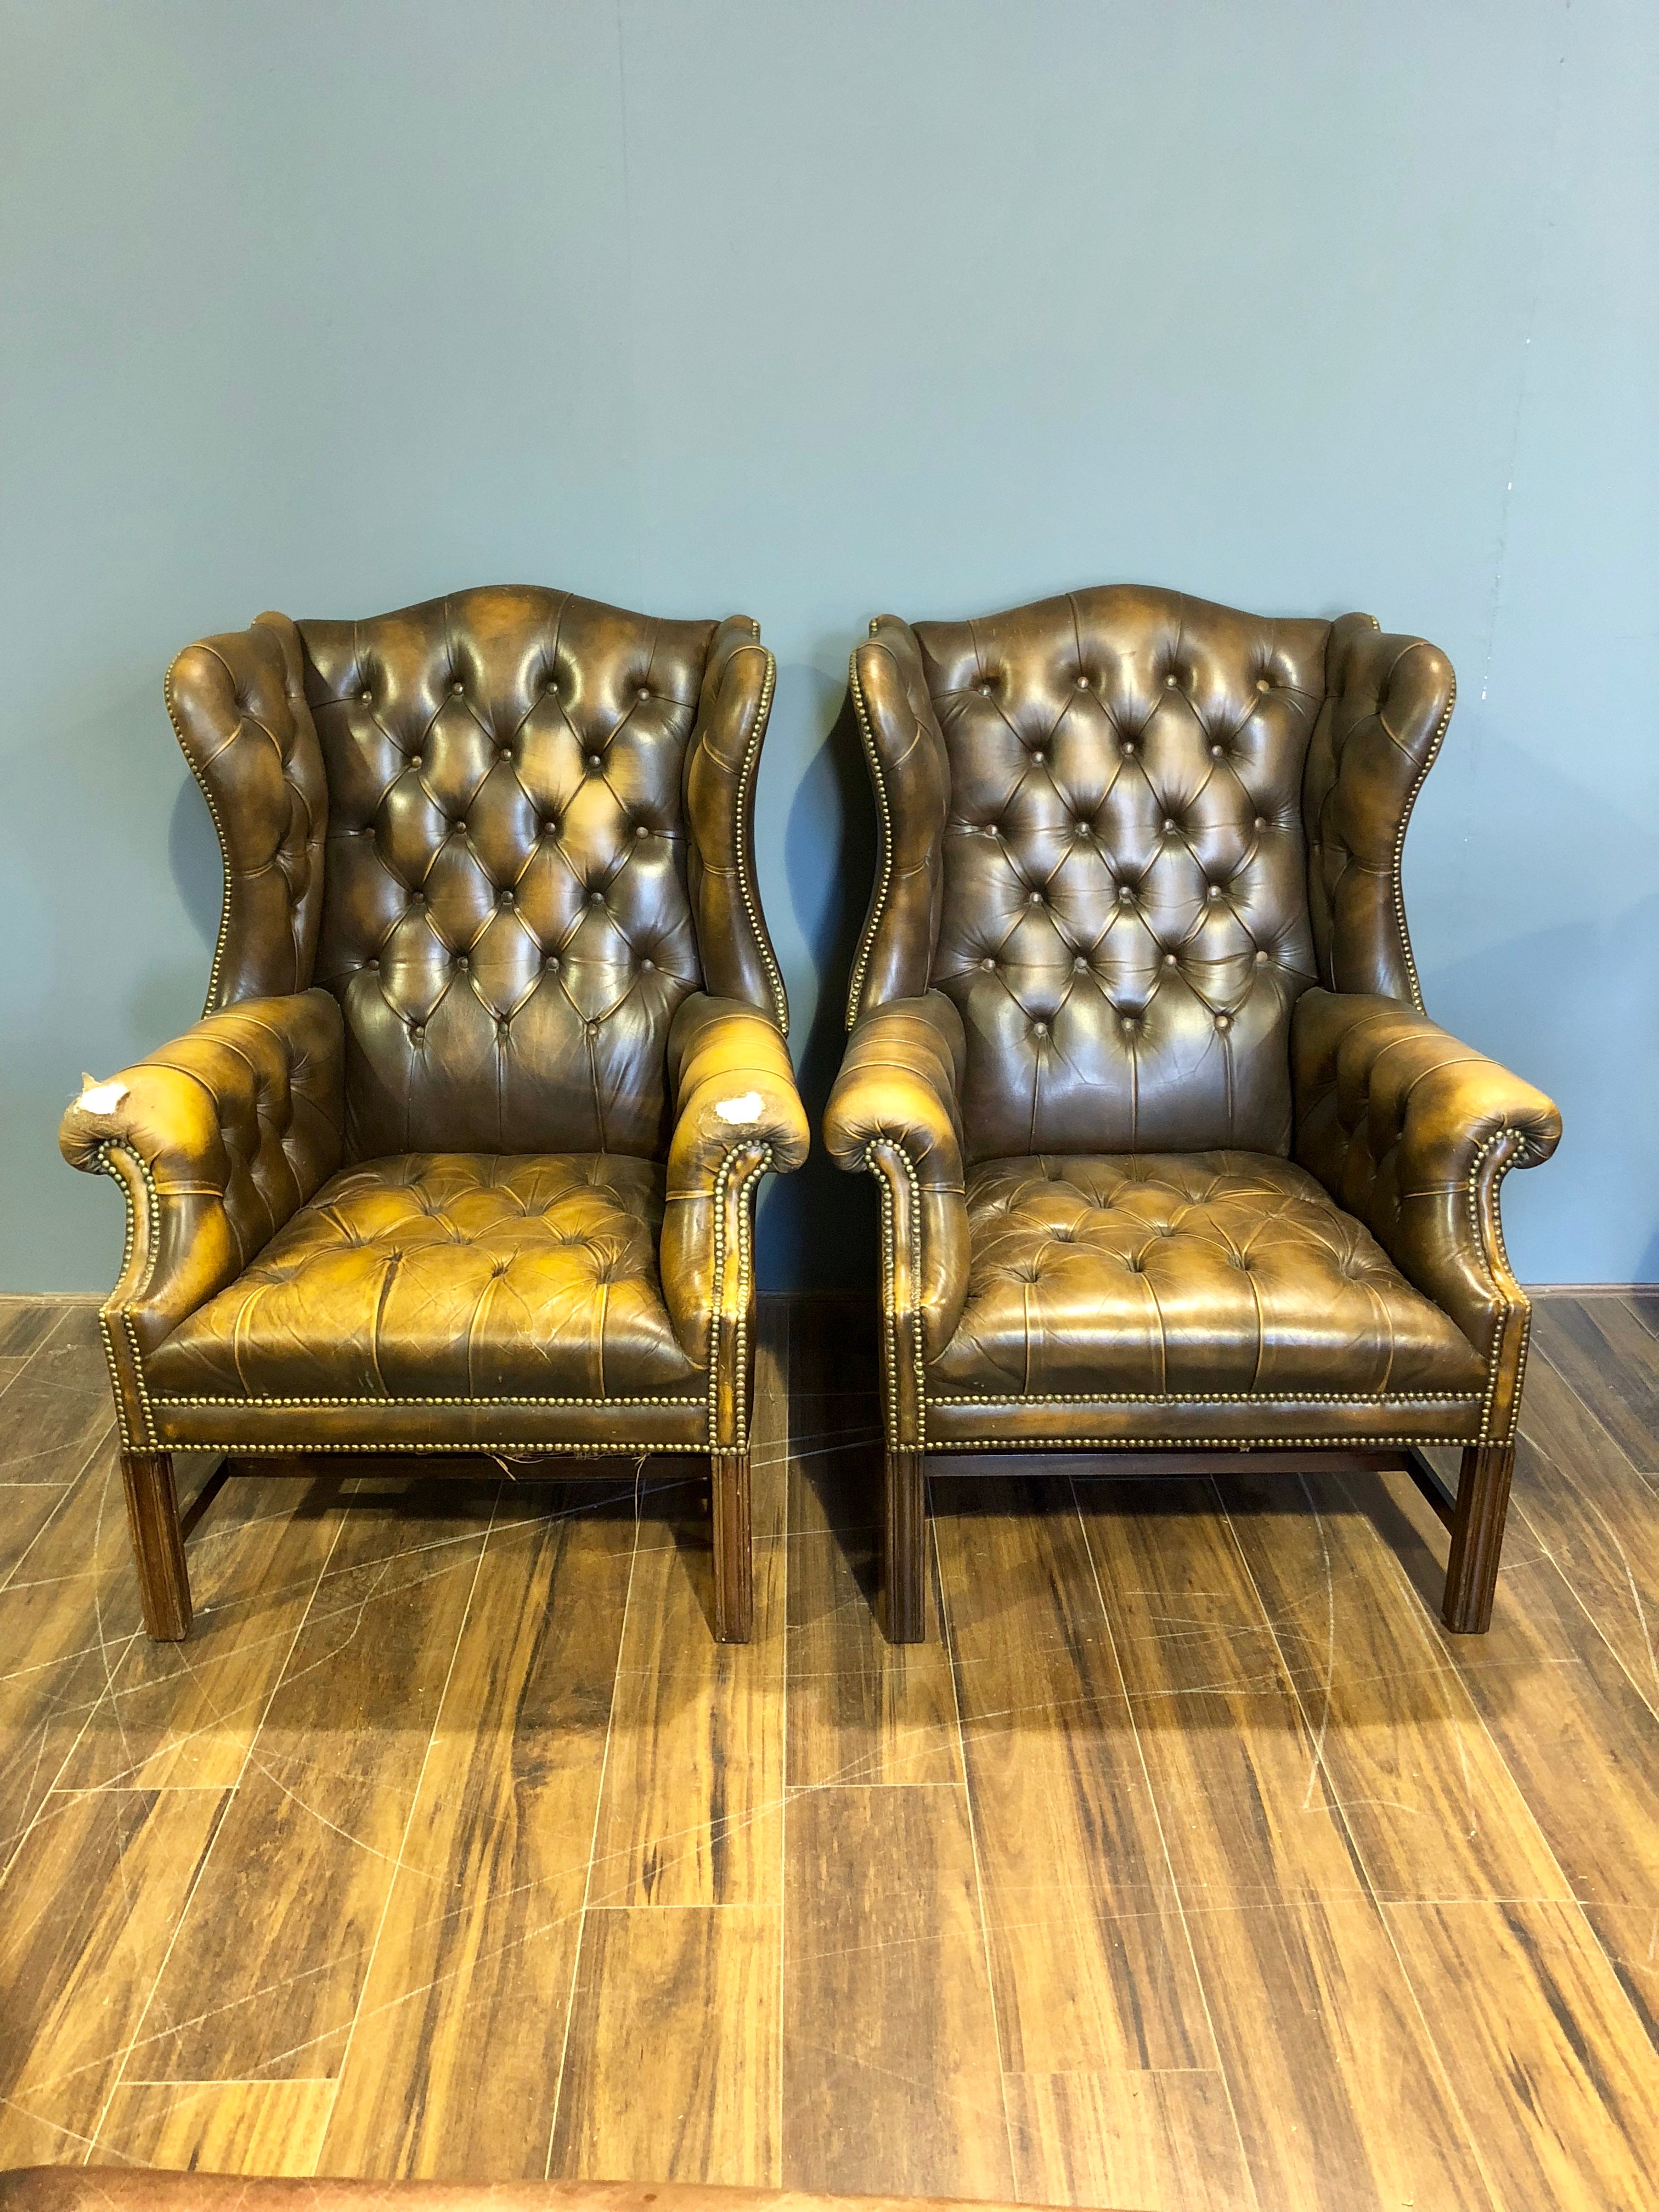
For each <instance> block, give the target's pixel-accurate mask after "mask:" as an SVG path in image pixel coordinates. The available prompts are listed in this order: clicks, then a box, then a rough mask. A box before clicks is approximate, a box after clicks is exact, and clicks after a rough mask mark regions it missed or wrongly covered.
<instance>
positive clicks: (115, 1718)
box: [58, 1474, 341, 1790]
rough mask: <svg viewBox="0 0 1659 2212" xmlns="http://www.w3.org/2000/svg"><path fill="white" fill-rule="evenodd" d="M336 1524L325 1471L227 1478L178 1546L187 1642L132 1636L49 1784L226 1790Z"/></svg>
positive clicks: (335, 1491) (333, 1488) (237, 1773)
mask: <svg viewBox="0 0 1659 2212" xmlns="http://www.w3.org/2000/svg"><path fill="white" fill-rule="evenodd" d="M340 1527H341V1513H340V1498H339V1486H338V1484H337V1482H335V1481H331V1480H329V1479H328V1478H327V1477H322V1478H319V1479H316V1480H313V1479H312V1478H309V1477H307V1476H304V1475H287V1476H280V1475H279V1476H272V1475H265V1474H258V1475H233V1476H231V1477H230V1478H229V1479H228V1480H227V1481H226V1483H225V1485H224V1487H223V1489H222V1491H221V1492H220V1493H219V1495H218V1497H217V1498H216V1500H215V1502H214V1505H213V1510H212V1511H211V1513H210V1516H209V1517H208V1518H207V1520H206V1521H205V1522H204V1524H203V1525H202V1526H201V1527H200V1528H198V1529H197V1530H195V1531H194V1532H193V1534H192V1536H191V1541H190V1544H189V1547H188V1559H189V1565H190V1577H191V1595H192V1598H193V1600H194V1603H195V1617H194V1619H193V1620H192V1622H191V1632H190V1636H189V1638H188V1639H187V1640H186V1641H185V1642H184V1643H182V1644H168V1643H153V1642H152V1641H151V1640H150V1638H149V1637H148V1636H138V1637H135V1638H133V1640H132V1642H131V1644H130V1645H129V1646H128V1648H127V1651H126V1655H125V1658H124V1659H123V1660H122V1662H121V1663H120V1665H119V1666H118V1667H117V1668H115V1670H114V1672H113V1674H112V1679H111V1681H110V1685H109V1686H108V1688H107V1689H106V1692H105V1693H104V1695H103V1697H102V1698H101V1699H100V1700H99V1702H98V1704H97V1705H96V1706H95V1707H94V1710H93V1711H92V1713H91V1715H90V1716H89V1717H88V1723H87V1727H86V1729H84V1731H83V1732H82V1735H81V1738H80V1741H78V1743H77V1744H76V1747H75V1748H74V1750H73V1752H72V1753H70V1757H69V1759H68V1761H67V1762H66V1764H65V1765H64V1769H63V1771H62V1772H61V1773H60V1775H59V1776H58V1788H59V1789H64V1790H94V1789H101V1788H106V1787H115V1788H120V1789H141V1790H161V1789H173V1790H177V1789H204V1788H220V1789H231V1788H234V1786H235V1784H237V1783H238V1782H239V1781H240V1778H241V1775H242V1769H243V1766H244V1765H245V1763H246V1758H247V1753H248V1747H249V1745H250V1744H251V1743H252V1741H253V1736H254V1734H255V1731H256V1730H257V1729H258V1725H259V1723H260V1720H261V1718H262V1717H263V1716H264V1711H265V1708H266V1706H267V1705H268V1704H269V1702H270V1696H271V1692H273V1690H274V1689H275V1688H276V1683H277V1680H278V1679H279V1678H280V1676H281V1674H282V1672H283V1667H284V1666H285V1664H286V1663H287V1661H288V1657H289V1652H290V1651H291V1650H292V1649H293V1645H294V1639H295V1636H296V1634H297V1633H298V1632H299V1628H300V1624H301V1620H303V1619H304V1617H305V1614H306V1612H307V1607H309V1606H310V1604H311V1601H312V1598H313V1594H314V1593H315V1591H316V1589H317V1585H318V1583H319V1580H320V1578H321V1577H322V1574H323V1571H324V1570H325V1567H326V1565H327V1564H328V1559H329V1553H330V1552H331V1549H332V1547H333V1545H334V1542H335V1540H336V1538H337V1536H338V1534H339V1533H340Z"/></svg>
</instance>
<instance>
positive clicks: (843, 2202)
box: [0, 2166, 1013, 2212]
mask: <svg viewBox="0 0 1659 2212" xmlns="http://www.w3.org/2000/svg"><path fill="white" fill-rule="evenodd" d="M972 2203H973V2208H974V2212H1013V2208H1012V2206H1011V2205H1008V2204H1006V2203H999V2202H998V2201H997V2200H996V2199H994V2198H981V2197H975V2198H974V2199H973V2200H972ZM0 2212H965V2208H964V2206H963V2201H962V2200H960V2199H957V2198H953V2197H836V2196H828V2195H824V2196H819V2195H816V2194H814V2193H813V2192H811V2191H807V2190H804V2189H748V2188H742V2187H739V2186H738V2185H735V2184H734V2185H726V2184H725V2183H706V2182H695V2181H377V2180H359V2179H347V2178H346V2177H344V2176H343V2175H333V2174H319V2175H318V2176H317V2178H316V2179H314V2180H312V2179H304V2180H301V2179H276V2178H275V2177H273V2176H265V2175H255V2174H228V2173H174V2172H167V2171H165V2170H163V2169H161V2168H156V2167H151V2166H19V2167H16V2168H15V2169H14V2170H13V2171H12V2172H9V2173H0Z"/></svg>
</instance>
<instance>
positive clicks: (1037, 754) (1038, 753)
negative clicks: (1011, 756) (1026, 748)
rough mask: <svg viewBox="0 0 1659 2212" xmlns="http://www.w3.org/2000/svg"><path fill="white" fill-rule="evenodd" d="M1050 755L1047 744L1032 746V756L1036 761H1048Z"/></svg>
mask: <svg viewBox="0 0 1659 2212" xmlns="http://www.w3.org/2000/svg"><path fill="white" fill-rule="evenodd" d="M1031 758H1032V759H1033V760H1034V761H1046V760H1047V759H1048V750H1047V748H1046V747H1045V746H1042V745H1034V746H1033V747H1032V748H1031Z"/></svg>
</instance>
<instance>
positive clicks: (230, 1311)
mask: <svg viewBox="0 0 1659 2212" xmlns="http://www.w3.org/2000/svg"><path fill="white" fill-rule="evenodd" d="M663 1179H664V1169H663V1167H662V1165H661V1164H660V1163H659V1162H656V1161H652V1160H642V1159H634V1158H627V1157H623V1156H620V1155H617V1154H610V1153H602V1152H586V1153H572V1154H568V1155H563V1156H560V1157H532V1158H496V1157H493V1156H489V1155H485V1154H477V1153H466V1152H459V1153H458V1152H440V1153H432V1152H411V1153H405V1154H404V1155H402V1156H401V1157H399V1158H392V1159H380V1160H369V1161H367V1162H365V1163H364V1164H362V1165H361V1166H359V1167H354V1168H349V1169H347V1170H345V1171H344V1172H343V1173H342V1174H339V1175H336V1176H332V1177H331V1179H330V1180H329V1181H328V1182H325V1184H324V1185H323V1186H322V1188H321V1189H320V1190H319V1191H318V1193H317V1194H316V1196H315V1197H314V1198H313V1200H312V1201H311V1203H310V1204H309V1205H307V1206H301V1209H300V1210H299V1212H297V1213H295V1215H294V1217H293V1218H292V1219H291V1220H289V1222H288V1224H287V1225H286V1226H285V1227H283V1229H281V1230H279V1231H277V1233H276V1236H275V1237H272V1238H271V1240H270V1243H268V1244H267V1245H266V1246H265V1248H264V1250H263V1251H262V1252H261V1253H260V1255H259V1256H258V1259H257V1260H256V1261H254V1262H253V1264H252V1266H251V1267H248V1268H247V1269H246V1271H245V1272H244V1273H242V1274H240V1275H239V1276H238V1277H237V1278H236V1279H235V1281H234V1282H233V1283H232V1284H231V1285H229V1286H228V1288H227V1289H225V1290H223V1291H220V1292H219V1293H218V1295H217V1296H216V1297H212V1298H210V1299H209V1300H208V1302H207V1304H205V1305H203V1306H201V1307H199V1308H198V1309H197V1311H196V1312H194V1313H193V1314H191V1316H190V1317H189V1318H188V1319H187V1320H186V1321H185V1322H183V1323H181V1325H180V1326H179V1328H176V1329H174V1330H173V1334H171V1335H170V1336H169V1337H168V1338H167V1340H165V1341H164V1342H163V1343H162V1344H161V1345H160V1346H158V1347H157V1349H156V1351H155V1353H154V1354H153V1356H152V1357H151V1358H150V1360H149V1363H148V1377H149V1386H150V1389H151V1390H152V1392H153V1393H154V1394H155V1395H158V1396H159V1397H160V1398H161V1399H173V1398H191V1399H197V1400H200V1399H218V1400H226V1399H231V1400H254V1399H278V1400H283V1401H287V1402H289V1403H290V1404H291V1403H293V1402H294V1401H296V1400H299V1399H306V1398H310V1399H319V1400H354V1399H355V1400H370V1401H376V1403H377V1404H378V1405H380V1406H381V1407H384V1405H385V1403H386V1401H387V1400H398V1399H404V1400H428V1401H430V1400H435V1399H459V1398H465V1399H468V1400H471V1401H501V1400H503V1399H507V1400H513V1399H537V1400H542V1401H545V1400H547V1399H550V1398H574V1399H605V1398H626V1397H630V1396H635V1395H661V1394H665V1393H671V1394H673V1395H675V1396H676V1397H678V1398H683V1399H688V1400H692V1401H695V1400H696V1397H697V1395H698V1391H699V1389H700V1385H701V1374H700V1370H698V1368H697V1367H696V1365H695V1364H694V1363H693V1362H692V1361H691V1360H690V1359H689V1358H687V1356H686V1354H685V1353H684V1352H683V1351H682V1350H681V1348H680V1346H679V1343H678V1340H677V1339H676V1337H675V1334H674V1329H673V1324H672V1323H671V1321H670V1319H669V1316H668V1310H667V1308H666V1306H665V1304H664V1303H663V1294H662V1288H661V1285H660V1282H659V1279H658V1273H657V1247H658V1238H659V1231H660V1227H661V1224H662V1214H663Z"/></svg>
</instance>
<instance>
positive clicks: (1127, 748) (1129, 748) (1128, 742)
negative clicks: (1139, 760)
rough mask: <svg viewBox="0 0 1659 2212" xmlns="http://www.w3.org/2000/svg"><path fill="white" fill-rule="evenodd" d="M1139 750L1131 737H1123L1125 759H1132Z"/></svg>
mask: <svg viewBox="0 0 1659 2212" xmlns="http://www.w3.org/2000/svg"><path fill="white" fill-rule="evenodd" d="M1139 750H1140V748H1139V746H1138V745H1137V744H1136V743H1135V741H1134V739H1133V738H1125V739H1124V740H1123V757H1124V758H1125V759H1126V760H1133V758H1134V757H1135V755H1136V753H1137V752H1139Z"/></svg>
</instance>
